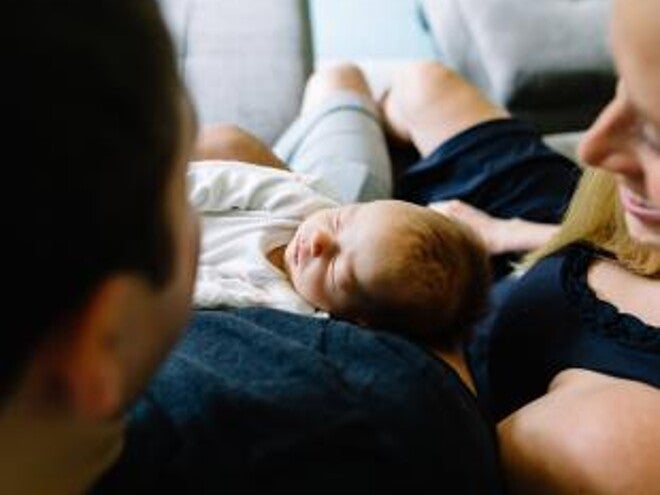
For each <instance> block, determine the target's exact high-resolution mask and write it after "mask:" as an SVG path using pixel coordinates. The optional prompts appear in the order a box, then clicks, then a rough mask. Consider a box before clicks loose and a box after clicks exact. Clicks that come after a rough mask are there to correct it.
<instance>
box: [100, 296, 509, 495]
mask: <svg viewBox="0 0 660 495" xmlns="http://www.w3.org/2000/svg"><path fill="white" fill-rule="evenodd" d="M497 468H498V461H497V455H496V448H495V440H494V432H493V430H492V427H491V426H490V424H489V422H488V421H487V420H486V418H485V416H484V415H483V414H482V412H481V410H480V408H479V407H478V405H477V403H476V401H475V399H474V397H473V396H472V394H471V393H470V392H469V391H468V390H467V389H466V388H465V387H464V385H463V384H462V382H461V381H460V379H459V378H458V376H457V375H456V374H455V373H454V372H453V370H452V369H451V368H449V367H448V366H447V365H446V364H445V363H444V362H442V361H440V360H438V359H436V358H435V357H433V356H432V355H431V354H429V353H427V351H425V350H424V349H423V348H421V347H420V346H417V345H414V344H412V343H411V342H409V341H407V340H405V339H403V338H399V337H396V336H393V335H390V334H386V333H378V332H374V331H369V330H366V329H363V328H360V327H355V326H353V325H350V324H346V323H343V322H338V321H332V320H324V319H319V318H309V317H303V316H298V315H293V314H287V313H283V312H278V311H274V310H268V309H244V310H237V311H233V312H202V313H199V314H198V315H197V316H196V318H195V319H194V321H193V323H192V325H191V327H190V329H189V331H188V332H187V334H186V336H185V338H184V339H183V341H182V342H181V344H180V345H179V346H178V347H177V348H176V349H175V351H174V352H173V353H172V355H171V356H170V358H169V359H168V361H167V362H166V363H165V365H164V366H163V368H162V369H161V370H160V372H159V373H158V375H157V376H156V378H155V379H154V381H153V382H152V383H151V385H150V387H149V389H148V391H147V393H146V394H144V396H143V397H142V398H141V400H140V401H139V403H138V404H137V406H136V408H135V409H134V410H133V412H132V414H131V418H130V423H129V430H128V436H127V441H126V448H125V450H124V452H123V454H122V457H121V460H120V462H119V463H118V464H117V465H116V466H115V467H114V468H113V469H112V471H111V472H110V473H108V474H107V475H106V477H105V478H104V479H103V480H102V481H101V482H100V484H99V486H98V487H97V488H96V491H95V492H94V493H112V494H117V493H145V494H147V493H194V494H201V493H214V494H217V493H234V492H237V491H238V490H239V489H240V491H241V493H244V492H246V490H249V489H254V488H256V489H259V490H260V491H259V492H257V493H260V492H261V491H263V490H266V489H268V490H273V489H286V490H287V491H289V492H290V491H305V493H316V492H318V491H321V492H323V493H327V492H330V491H331V490H334V491H333V493H337V491H336V490H337V489H339V488H344V489H345V488H347V487H352V488H354V487H363V488H368V489H370V490H372V491H374V490H375V489H386V490H388V489H392V488H394V489H396V490H400V491H401V492H402V493H403V492H407V491H410V490H414V491H421V489H425V488H427V487H428V486H433V485H429V483H434V484H435V485H436V486H446V487H452V493H500V488H499V487H500V481H499V479H498V469H497Z"/></svg>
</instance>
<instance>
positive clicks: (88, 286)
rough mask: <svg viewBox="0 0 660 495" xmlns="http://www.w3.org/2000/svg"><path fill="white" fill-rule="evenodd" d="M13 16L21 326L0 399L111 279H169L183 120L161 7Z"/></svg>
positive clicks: (9, 47) (138, 0) (135, 3)
mask: <svg viewBox="0 0 660 495" xmlns="http://www.w3.org/2000/svg"><path fill="white" fill-rule="evenodd" d="M8 4H9V5H8V6H7V8H5V7H3V29H2V34H1V35H0V36H1V37H2V46H3V47H4V50H5V53H3V65H4V67H5V70H4V71H3V76H2V82H0V88H2V91H1V94H2V98H3V103H2V109H3V111H2V117H3V120H4V121H5V126H4V129H5V131H3V135H4V146H3V148H4V150H3V152H4V156H5V160H4V170H5V174H7V175H8V176H7V175H5V189H8V188H12V189H13V188H16V189H14V192H15V194H14V195H13V196H12V198H15V199H14V200H13V204H12V207H11V208H7V207H5V210H4V213H5V218H6V219H7V222H8V223H9V226H10V227H9V230H8V232H7V234H8V235H7V237H6V242H5V244H6V245H7V246H8V250H9V258H8V261H9V262H10V263H12V264H14V265H16V267H19V269H18V270H12V272H14V273H15V274H9V273H8V275H9V276H8V277H7V278H6V279H5V287H6V289H8V293H9V294H10V296H9V304H8V305H6V307H7V306H8V308H9V309H8V312H9V313H10V314H11V313H13V314H15V315H16V318H15V319H14V318H12V319H11V320H10V321H12V324H8V321H7V320H5V324H4V328H3V330H2V334H1V337H0V396H6V395H7V393H9V392H10V391H11V387H12V386H13V384H14V383H15V382H16V380H17V379H18V377H19V376H20V374H21V372H22V369H23V367H24V366H25V365H26V363H27V361H28V359H29V358H30V356H31V354H32V352H33V351H34V350H35V348H36V347H37V346H38V345H39V344H40V343H41V342H43V341H44V340H45V339H46V338H47V337H48V336H49V332H51V331H52V330H53V328H55V327H56V326H57V324H58V323H59V322H62V321H63V320H65V319H66V318H67V317H69V316H70V315H72V314H75V311H76V310H78V309H79V308H81V307H82V306H83V305H84V303H85V301H86V298H88V297H89V295H90V294H91V292H92V290H93V289H94V288H95V287H96V286H98V284H99V283H100V282H101V281H102V280H103V279H104V278H105V277H107V276H109V275H110V274H112V273H115V272H118V271H130V272H133V273H138V274H140V275H143V276H144V277H146V279H147V280H148V281H150V283H152V284H154V285H155V286H161V285H162V284H164V282H165V281H167V279H168V278H169V276H170V269H171V267H170V265H171V257H172V253H171V251H172V240H171V238H170V233H169V226H168V225H167V222H166V217H165V195H166V188H167V185H168V183H169V180H170V177H171V176H172V170H173V164H174V162H175V156H176V154H177V152H178V150H179V149H180V147H181V142H180V141H181V137H180V136H181V119H182V112H181V101H182V87H181V84H180V81H179V77H178V75H177V70H176V59H175V53H174V50H173V47H172V42H171V40H170V37H169V34H168V32H167V30H166V28H165V26H164V24H163V21H162V19H161V17H160V12H159V9H158V6H157V5H156V3H155V2H154V1H151V0H91V1H90V0H68V1H57V2H56V1H47V0H42V1H38V0H18V1H14V0H10V1H9V2H8ZM7 272H10V271H9V270H8V271H7ZM21 306H27V308H26V309H24V310H23V311H20V309H21Z"/></svg>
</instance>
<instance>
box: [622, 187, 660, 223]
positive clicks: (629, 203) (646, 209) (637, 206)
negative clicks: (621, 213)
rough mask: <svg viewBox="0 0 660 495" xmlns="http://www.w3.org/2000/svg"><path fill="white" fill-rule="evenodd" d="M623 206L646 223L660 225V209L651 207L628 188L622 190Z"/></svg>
mask: <svg viewBox="0 0 660 495" xmlns="http://www.w3.org/2000/svg"><path fill="white" fill-rule="evenodd" d="M619 191H620V196H621V204H622V205H623V208H624V209H625V210H626V212H628V213H630V214H631V215H633V216H634V217H635V218H638V219H639V220H640V221H642V222H644V223H653V224H660V208H657V207H655V206H653V205H650V204H649V203H648V202H647V201H645V200H644V199H642V198H641V197H639V196H637V195H636V194H635V193H633V192H632V191H630V190H629V189H626V188H623V187H622V188H620V190H619Z"/></svg>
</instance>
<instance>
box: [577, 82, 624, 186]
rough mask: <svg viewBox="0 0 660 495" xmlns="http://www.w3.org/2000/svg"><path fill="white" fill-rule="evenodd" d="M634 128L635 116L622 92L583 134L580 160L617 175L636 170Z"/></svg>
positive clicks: (579, 150)
mask: <svg viewBox="0 0 660 495" xmlns="http://www.w3.org/2000/svg"><path fill="white" fill-rule="evenodd" d="M635 125H636V116H635V114H634V112H633V111H632V109H631V108H630V104H629V103H628V102H627V100H626V98H625V95H623V94H622V90H619V91H618V92H617V96H616V97H615V98H614V99H613V100H612V101H611V102H610V103H609V104H608V105H607V106H606V107H605V108H604V109H603V111H602V112H601V113H600V115H599V116H598V118H597V119H596V121H595V122H594V123H593V124H592V126H591V127H590V128H589V130H588V131H587V132H586V133H585V134H584V137H583V138H582V141H581V142H580V146H579V147H578V156H579V158H580V161H582V162H583V163H585V164H587V165H591V166H592V167H601V168H605V169H607V170H610V171H611V172H617V173H626V172H627V171H628V169H631V168H632V169H634V168H636V159H635V154H634V152H633V151H634V148H633V145H634V143H635V139H636V136H635Z"/></svg>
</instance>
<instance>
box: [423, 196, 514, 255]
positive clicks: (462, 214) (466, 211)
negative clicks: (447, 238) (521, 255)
mask: <svg viewBox="0 0 660 495" xmlns="http://www.w3.org/2000/svg"><path fill="white" fill-rule="evenodd" d="M428 206H429V208H431V209H433V210H435V211H438V212H440V213H442V214H443V215H445V216H447V217H449V218H451V219H453V220H456V221H459V222H461V223H463V224H465V225H467V226H468V227H470V228H471V229H472V230H473V231H474V232H475V233H476V234H477V235H478V236H479V237H481V239H482V241H483V243H484V245H485V246H486V249H487V250H488V252H489V253H490V254H501V253H503V252H505V251H506V247H505V243H504V242H502V241H503V234H504V232H503V230H504V222H505V221H504V220H502V219H499V218H496V217H493V216H491V215H489V214H488V213H486V212H484V211H482V210H480V209H478V208H475V207H474V206H470V205H469V204H467V203H464V202H463V201H461V200H458V199H451V200H448V201H438V202H435V203H429V205H428Z"/></svg>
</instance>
